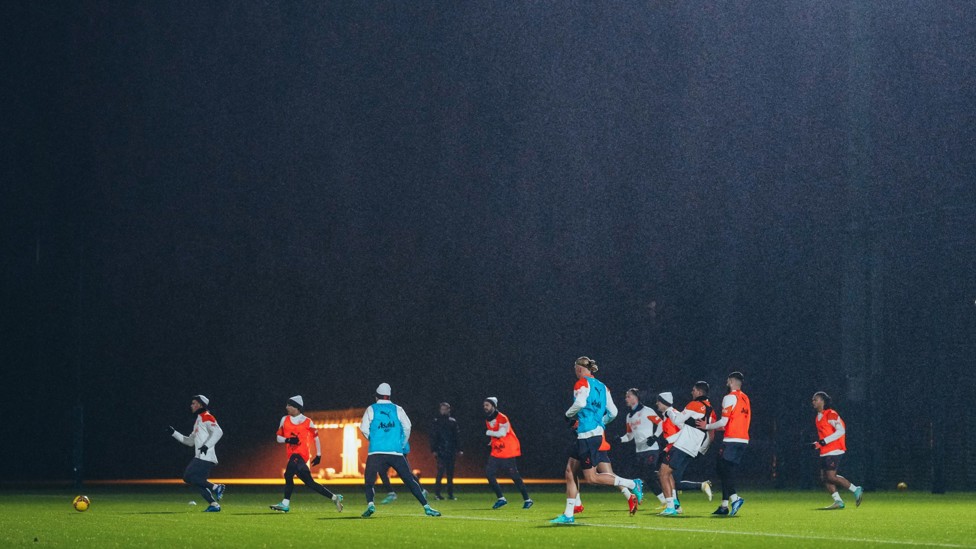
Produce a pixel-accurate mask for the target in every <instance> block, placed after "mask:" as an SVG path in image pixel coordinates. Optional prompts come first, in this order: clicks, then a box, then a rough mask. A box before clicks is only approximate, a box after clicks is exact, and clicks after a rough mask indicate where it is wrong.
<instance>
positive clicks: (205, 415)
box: [200, 412, 217, 423]
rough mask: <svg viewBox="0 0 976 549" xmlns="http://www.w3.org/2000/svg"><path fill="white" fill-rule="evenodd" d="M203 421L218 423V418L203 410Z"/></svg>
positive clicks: (201, 416)
mask: <svg viewBox="0 0 976 549" xmlns="http://www.w3.org/2000/svg"><path fill="white" fill-rule="evenodd" d="M200 422H201V423H217V418H215V417H214V415H213V414H211V413H210V412H203V413H202V414H200Z"/></svg>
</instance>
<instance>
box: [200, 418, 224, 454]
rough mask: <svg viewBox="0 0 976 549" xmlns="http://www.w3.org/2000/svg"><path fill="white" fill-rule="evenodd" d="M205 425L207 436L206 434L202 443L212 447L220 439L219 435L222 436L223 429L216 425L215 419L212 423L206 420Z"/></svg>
mask: <svg viewBox="0 0 976 549" xmlns="http://www.w3.org/2000/svg"><path fill="white" fill-rule="evenodd" d="M205 425H207V434H208V435H209V436H207V440H206V442H204V443H203V445H204V446H206V447H207V448H211V449H212V448H213V447H214V446H216V445H217V443H218V442H219V441H220V437H222V436H224V430H223V429H221V428H220V425H217V422H216V421H214V422H213V423H212V424H210V422H209V421H208V422H206V423H205Z"/></svg>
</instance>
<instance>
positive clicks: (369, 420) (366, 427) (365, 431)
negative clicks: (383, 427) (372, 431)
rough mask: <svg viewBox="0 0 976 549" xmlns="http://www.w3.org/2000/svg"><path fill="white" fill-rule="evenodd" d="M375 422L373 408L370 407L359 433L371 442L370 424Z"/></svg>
mask: <svg viewBox="0 0 976 549" xmlns="http://www.w3.org/2000/svg"><path fill="white" fill-rule="evenodd" d="M372 422H373V407H372V406H369V407H367V408H366V411H365V412H363V421H362V422H360V424H359V431H360V432H361V433H362V434H363V436H364V437H366V440H369V424H370V423H372Z"/></svg>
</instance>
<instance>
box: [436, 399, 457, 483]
mask: <svg viewBox="0 0 976 549" xmlns="http://www.w3.org/2000/svg"><path fill="white" fill-rule="evenodd" d="M439 412H440V413H439V414H438V416H437V418H436V419H434V425H433V427H432V428H431V430H430V432H431V440H430V450H431V452H433V453H434V458H435V459H436V460H437V481H436V482H435V483H434V497H435V498H436V499H444V496H442V495H441V479H443V478H444V477H447V499H452V500H453V499H457V498H456V497H454V462H455V460H456V459H457V456H460V455H464V452H462V451H461V444H460V442H461V430H460V428H459V427H458V423H457V420H455V419H454V418H453V417H451V405H450V404H448V403H447V402H441V403H440V406H439Z"/></svg>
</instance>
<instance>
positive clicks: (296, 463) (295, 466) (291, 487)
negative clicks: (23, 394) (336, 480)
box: [285, 454, 332, 499]
mask: <svg viewBox="0 0 976 549" xmlns="http://www.w3.org/2000/svg"><path fill="white" fill-rule="evenodd" d="M296 476H297V477H298V478H300V479H302V482H303V483H304V484H305V486H308V487H309V488H311V489H312V490H315V491H316V492H318V493H320V494H322V495H323V496H325V497H327V498H329V499H332V492H330V491H328V490H327V489H326V488H325V486H322V485H321V484H319V483H317V482H315V479H313V478H312V472H311V471H309V469H308V464H307V463H305V459H304V458H302V456H300V455H298V454H292V455H291V457H289V458H288V466H286V467H285V499H291V494H292V492H294V491H295V477H296Z"/></svg>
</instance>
